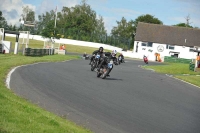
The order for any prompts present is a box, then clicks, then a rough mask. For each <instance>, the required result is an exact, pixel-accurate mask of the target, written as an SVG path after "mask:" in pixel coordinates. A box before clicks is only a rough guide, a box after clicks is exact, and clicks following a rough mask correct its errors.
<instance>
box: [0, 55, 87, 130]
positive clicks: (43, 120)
mask: <svg viewBox="0 0 200 133" xmlns="http://www.w3.org/2000/svg"><path fill="white" fill-rule="evenodd" d="M78 58H79V57H78V56H69V55H67V56H63V55H53V56H43V57H27V56H22V55H13V54H4V55H3V54H1V55H0V62H1V65H0V133H88V132H90V131H89V130H87V129H84V128H83V127H80V126H78V125H76V124H75V123H72V122H70V121H68V120H66V119H64V118H61V117H59V116H56V115H54V114H53V113H50V112H48V111H46V110H44V109H41V108H40V107H38V106H37V105H33V104H32V103H29V102H28V101H27V100H25V99H23V98H20V97H18V96H17V95H15V94H14V93H13V92H12V91H11V90H9V89H7V87H6V86H5V79H6V75H7V74H8V72H9V70H10V69H11V68H13V67H15V66H20V65H23V64H30V63H35V62H55V61H63V60H69V59H78Z"/></svg>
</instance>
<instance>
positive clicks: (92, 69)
mask: <svg viewBox="0 0 200 133" xmlns="http://www.w3.org/2000/svg"><path fill="white" fill-rule="evenodd" d="M95 68H96V63H95V62H91V71H94V69H95Z"/></svg>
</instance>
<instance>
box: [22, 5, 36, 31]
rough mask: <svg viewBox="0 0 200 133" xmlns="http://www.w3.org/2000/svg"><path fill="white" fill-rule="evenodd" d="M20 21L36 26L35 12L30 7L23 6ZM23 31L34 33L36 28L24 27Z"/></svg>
mask: <svg viewBox="0 0 200 133" xmlns="http://www.w3.org/2000/svg"><path fill="white" fill-rule="evenodd" d="M19 21H24V23H29V24H34V23H35V12H34V11H33V10H32V9H31V8H29V6H22V14H21V18H20V19H19ZM23 30H25V31H30V33H33V32H34V27H26V26H24V25H23Z"/></svg>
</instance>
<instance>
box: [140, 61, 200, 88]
mask: <svg viewBox="0 0 200 133" xmlns="http://www.w3.org/2000/svg"><path fill="white" fill-rule="evenodd" d="M144 68H150V69H153V70H155V71H156V72H158V73H163V74H170V75H173V76H174V77H176V78H178V79H181V80H184V81H186V82H189V83H191V84H194V85H197V86H199V87H200V82H199V81H200V76H196V75H200V72H194V71H191V70H189V64H183V63H165V65H158V66H150V65H148V66H144Z"/></svg>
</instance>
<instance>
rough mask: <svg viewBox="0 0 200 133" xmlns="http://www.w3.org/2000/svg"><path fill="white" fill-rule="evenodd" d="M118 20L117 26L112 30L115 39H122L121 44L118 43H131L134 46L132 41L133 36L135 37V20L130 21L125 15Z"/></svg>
mask: <svg viewBox="0 0 200 133" xmlns="http://www.w3.org/2000/svg"><path fill="white" fill-rule="evenodd" d="M116 22H117V26H115V27H113V29H112V30H111V35H112V36H114V38H115V39H118V41H120V44H117V45H122V44H123V47H124V45H131V47H132V46H133V43H132V42H130V41H131V40H134V38H133V37H134V21H133V20H130V21H129V22H128V21H127V20H126V19H125V18H124V17H122V19H121V21H116ZM130 43H131V44H130ZM115 45H116V44H115ZM120 47H122V46H120ZM126 47H127V46H126Z"/></svg>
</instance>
